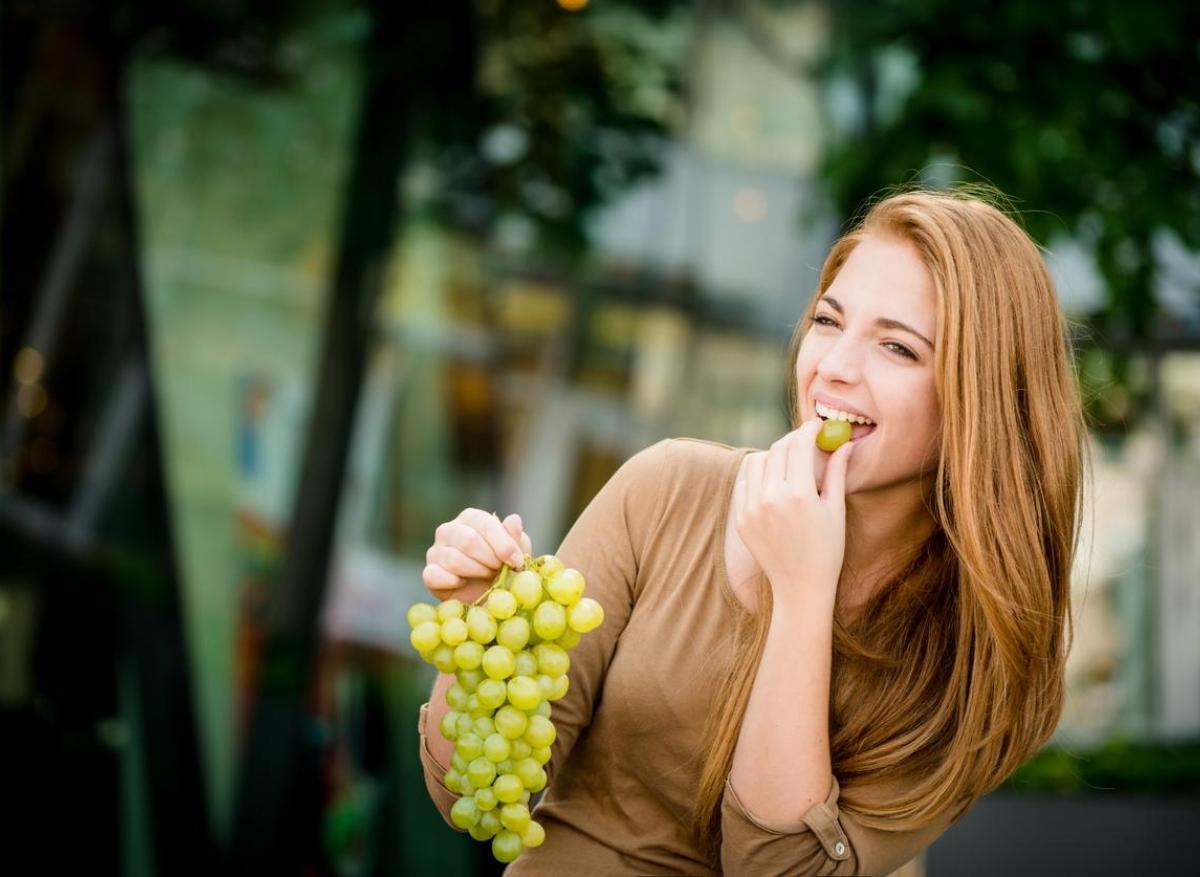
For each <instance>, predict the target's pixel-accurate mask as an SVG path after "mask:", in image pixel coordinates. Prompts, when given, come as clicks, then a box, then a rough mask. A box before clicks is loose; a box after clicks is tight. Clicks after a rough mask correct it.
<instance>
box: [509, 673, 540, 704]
mask: <svg viewBox="0 0 1200 877" xmlns="http://www.w3.org/2000/svg"><path fill="white" fill-rule="evenodd" d="M508 702H509V703H511V704H512V705H513V706H515V707H516V708H517V709H519V710H532V709H536V708H537V706H538V704H540V703H542V692H541V689H539V688H538V684H537V682H536V681H535V680H534V679H532V678H530V677H529V676H514V677H513V678H512V679H509V680H508Z"/></svg>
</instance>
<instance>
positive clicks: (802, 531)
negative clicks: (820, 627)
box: [733, 417, 853, 607]
mask: <svg viewBox="0 0 1200 877" xmlns="http://www.w3.org/2000/svg"><path fill="white" fill-rule="evenodd" d="M820 428H821V419H820V418H819V417H814V418H813V419H812V420H809V421H806V422H805V423H803V424H801V426H800V428H799V429H795V430H793V431H792V432H789V433H788V434H787V435H785V436H783V437H782V438H780V439H778V440H777V441H776V442H775V443H774V444H772V445H771V449H770V451H768V452H767V453H766V454H757V455H754V456H752V457H750V458H749V459H747V461H746V467H745V469H744V470H743V477H742V478H741V479H739V480H738V482H737V484H736V485H735V486H734V489H733V515H734V525H735V526H736V527H737V532H738V535H739V536H740V537H741V539H742V542H744V543H745V545H746V547H747V548H748V549H749V551H750V553H751V554H752V555H754V559H755V560H756V561H758V565H759V566H760V567H761V568H762V570H763V572H764V573H765V574H766V576H767V579H768V581H769V582H770V583H771V592H772V595H773V597H774V599H775V602H776V603H777V604H778V603H780V602H781V601H783V602H786V601H788V600H789V599H791V598H794V597H797V596H802V593H801V592H800V590H799V589H812V588H820V589H822V591H821V593H822V595H823V596H824V597H827V598H828V600H829V605H830V607H832V605H833V600H834V599H835V597H836V595H837V584H838V578H839V576H840V575H841V570H842V560H843V556H844V554H845V550H846V497H845V490H846V466H847V465H848V463H849V461H850V454H851V452H852V451H853V442H847V443H846V444H844V445H842V447H840V448H838V449H837V450H836V451H835V452H834V453H833V454H831V455H830V457H829V461H828V465H827V467H826V470H825V478H824V482H823V484H822V485H821V487H822V490H821V492H820V493H818V492H817V484H816V476H815V474H814V472H815V469H814V464H815V460H816V455H817V454H818V453H824V452H823V451H820V450H819V449H818V448H817V444H816V439H817V432H818V431H819V430H820ZM826 591H827V592H826Z"/></svg>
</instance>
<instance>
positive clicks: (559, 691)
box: [547, 674, 571, 700]
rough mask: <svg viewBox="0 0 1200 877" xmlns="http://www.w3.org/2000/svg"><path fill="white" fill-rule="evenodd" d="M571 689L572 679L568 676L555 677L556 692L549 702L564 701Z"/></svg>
mask: <svg viewBox="0 0 1200 877" xmlns="http://www.w3.org/2000/svg"><path fill="white" fill-rule="evenodd" d="M570 687H571V678H570V677H569V676H567V675H565V674H564V675H562V676H556V677H554V691H553V692H551V694H550V697H549V698H547V699H548V700H562V699H563V698H564V697H566V694H567V691H568V690H569V689H570Z"/></svg>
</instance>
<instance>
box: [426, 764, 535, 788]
mask: <svg viewBox="0 0 1200 877" xmlns="http://www.w3.org/2000/svg"><path fill="white" fill-rule="evenodd" d="M513 779H514V780H517V778H516V777H513ZM462 780H463V776H462V774H461V773H460V772H459V771H457V770H455V769H454V768H450V769H449V770H448V771H446V773H445V775H444V776H443V777H442V785H444V786H445V787H446V788H447V789H449V790H450V791H452V792H457V791H459V790H460V789H461V788H462ZM517 782H518V783H520V782H521V781H520V780H517Z"/></svg>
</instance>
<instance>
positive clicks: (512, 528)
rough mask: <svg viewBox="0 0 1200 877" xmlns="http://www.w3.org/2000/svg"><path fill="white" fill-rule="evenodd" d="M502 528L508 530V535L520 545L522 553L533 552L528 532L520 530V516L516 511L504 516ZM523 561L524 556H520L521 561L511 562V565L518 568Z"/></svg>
mask: <svg viewBox="0 0 1200 877" xmlns="http://www.w3.org/2000/svg"><path fill="white" fill-rule="evenodd" d="M504 529H506V530H508V534H509V535H510V536H512V537H513V539H515V540H517V544H518V545H520V546H521V552H522V554H532V553H533V543H532V542H530V540H529V534H527V533H524V532H522V530H521V516H520V515H518V514H517V513H516V512H513V513H512V514H511V515H509V516H508V517H507V518H505V519H504ZM524 562H525V558H524V557H522V558H521V563H519V564H511V565H512V566H516V567H517V568H518V569H519V568H520V567H521V566H523V565H524Z"/></svg>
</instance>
